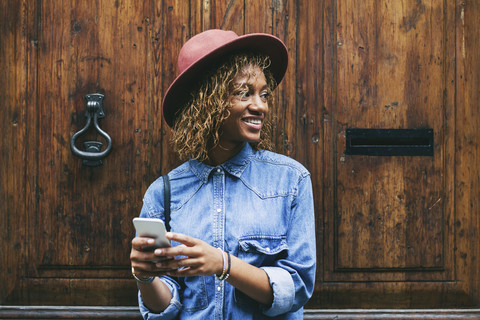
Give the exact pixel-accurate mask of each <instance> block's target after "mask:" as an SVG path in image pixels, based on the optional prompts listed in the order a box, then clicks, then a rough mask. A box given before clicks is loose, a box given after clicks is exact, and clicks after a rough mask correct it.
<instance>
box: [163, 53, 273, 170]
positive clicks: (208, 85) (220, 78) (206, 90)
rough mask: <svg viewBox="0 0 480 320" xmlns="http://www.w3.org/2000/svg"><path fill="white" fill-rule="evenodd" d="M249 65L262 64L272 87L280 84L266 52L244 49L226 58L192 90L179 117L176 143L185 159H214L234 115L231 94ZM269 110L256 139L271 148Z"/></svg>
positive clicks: (257, 145)
mask: <svg viewBox="0 0 480 320" xmlns="http://www.w3.org/2000/svg"><path fill="white" fill-rule="evenodd" d="M248 65H252V66H258V67H259V68H260V69H261V70H262V71H263V72H264V74H265V78H266V80H267V85H268V87H269V88H270V90H273V89H274V88H275V87H276V83H275V80H274V78H273V76H272V74H271V73H270V72H269V71H268V69H267V68H268V67H269V65H270V59H269V58H268V57H266V56H262V55H255V54H250V53H241V54H236V55H233V56H230V57H229V58H228V59H227V60H225V61H223V63H221V64H220V66H219V67H218V68H216V70H215V71H214V72H213V73H211V74H207V75H206V76H205V77H204V78H203V81H200V85H199V86H197V88H194V89H193V90H192V91H191V92H190V95H191V97H190V100H189V102H188V103H187V104H186V106H185V107H184V108H183V109H182V111H181V113H180V114H179V115H178V118H177V119H176V120H175V124H174V126H173V137H172V143H173V148H174V150H175V151H176V152H177V153H178V156H179V158H180V159H181V160H183V161H185V160H187V159H189V158H192V159H196V160H199V161H208V160H211V159H209V153H210V151H211V150H212V149H213V148H215V147H216V146H217V145H218V143H219V140H220V136H221V134H222V133H221V126H222V123H223V121H224V120H225V119H226V118H227V117H228V116H229V115H230V111H229V109H230V108H231V107H232V102H231V99H229V96H230V95H231V93H232V89H233V80H234V78H235V77H236V76H237V75H238V74H240V72H241V71H242V69H243V68H244V67H245V66H248ZM186 94H188V93H186ZM267 101H268V105H269V106H271V105H272V104H273V95H269V97H268V100H267ZM268 114H270V113H268ZM268 114H267V116H266V118H265V121H264V125H263V128H262V131H261V133H260V140H259V141H257V142H255V143H252V146H253V147H254V148H255V149H257V150H259V149H264V150H271V149H272V147H273V144H272V141H271V130H272V121H271V119H270V116H268Z"/></svg>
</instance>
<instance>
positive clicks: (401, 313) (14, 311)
mask: <svg viewBox="0 0 480 320" xmlns="http://www.w3.org/2000/svg"><path fill="white" fill-rule="evenodd" d="M0 318H1V319H63V318H68V319H125V320H129V319H141V316H140V312H139V310H138V307H130V306H122V307H108V306H84V307H68V306H0ZM304 319H318V320H321V319H329V320H331V319H339V320H341V319H357V320H360V319H362V320H376V319H411V320H420V319H436V320H442V319H445V320H447V319H480V309H330V310H326V309H307V310H305V317H304Z"/></svg>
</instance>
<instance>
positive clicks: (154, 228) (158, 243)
mask: <svg viewBox="0 0 480 320" xmlns="http://www.w3.org/2000/svg"><path fill="white" fill-rule="evenodd" d="M133 225H134V226H135V230H136V231H137V234H138V235H139V236H141V237H149V238H154V239H155V244H154V245H153V246H152V247H149V248H144V250H146V251H148V250H153V249H155V248H165V247H170V240H168V239H167V238H166V237H165V233H166V232H167V230H166V229H165V224H164V223H163V221H162V220H160V219H153V218H134V219H133Z"/></svg>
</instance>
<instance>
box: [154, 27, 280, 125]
mask: <svg viewBox="0 0 480 320" xmlns="http://www.w3.org/2000/svg"><path fill="white" fill-rule="evenodd" d="M240 51H246V52H254V53H261V54H264V55H266V56H268V57H270V60H271V64H270V66H269V67H268V70H269V71H270V72H271V73H272V75H273V77H274V79H275V81H276V82H277V84H278V83H280V82H281V81H282V79H283V76H284V75H285V71H286V70H287V64H288V51H287V48H286V47H285V44H284V43H283V42H282V41H281V40H280V39H279V38H277V37H275V36H273V35H271V34H268V33H250V34H246V35H243V36H238V35H237V34H236V33H235V32H233V31H225V30H219V29H212V30H207V31H204V32H202V33H199V34H197V35H195V36H194V37H192V38H190V39H189V40H188V41H187V42H186V43H185V44H184V45H183V47H182V49H181V50H180V53H179V55H178V62H177V64H178V72H179V75H178V76H177V78H175V80H173V82H172V84H171V85H170V87H169V88H168V90H167V92H166V93H165V96H164V98H163V103H162V109H163V117H164V118H165V121H166V122H167V124H168V125H169V126H170V127H173V125H174V124H175V119H176V117H177V115H178V113H179V112H180V111H181V108H183V107H184V104H185V103H186V102H187V100H186V99H188V97H189V92H188V91H189V90H190V89H191V88H192V86H193V85H194V84H195V83H197V82H198V80H199V78H200V76H202V75H203V74H204V73H205V71H207V70H209V68H212V67H213V66H215V63H216V62H218V60H219V58H221V57H224V56H227V55H229V54H231V53H234V52H240Z"/></svg>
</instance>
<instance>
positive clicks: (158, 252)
mask: <svg viewBox="0 0 480 320" xmlns="http://www.w3.org/2000/svg"><path fill="white" fill-rule="evenodd" d="M154 253H155V254H156V255H161V254H162V253H163V250H162V249H155V252H154Z"/></svg>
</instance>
